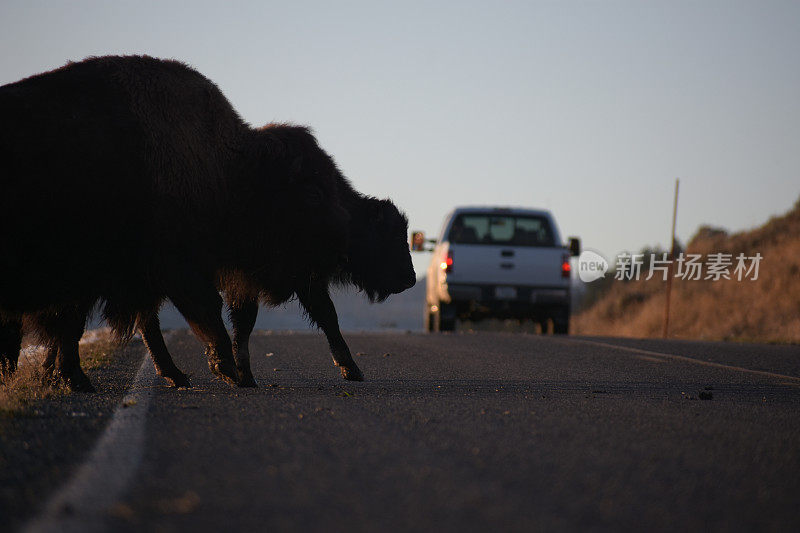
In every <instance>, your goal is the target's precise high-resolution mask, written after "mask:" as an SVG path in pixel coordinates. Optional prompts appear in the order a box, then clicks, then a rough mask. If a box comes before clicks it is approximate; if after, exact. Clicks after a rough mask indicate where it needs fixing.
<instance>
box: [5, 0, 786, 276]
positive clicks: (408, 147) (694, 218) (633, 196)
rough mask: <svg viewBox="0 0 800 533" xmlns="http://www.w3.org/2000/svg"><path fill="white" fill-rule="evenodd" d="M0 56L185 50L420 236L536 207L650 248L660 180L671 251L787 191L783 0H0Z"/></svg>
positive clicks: (17, 64) (599, 240) (609, 250)
mask: <svg viewBox="0 0 800 533" xmlns="http://www.w3.org/2000/svg"><path fill="white" fill-rule="evenodd" d="M190 5H193V7H191V8H190V7H189V6H190ZM0 49H2V55H1V56H0V83H8V82H12V81H16V80H18V79H19V78H21V77H24V76H27V75H30V74H33V73H37V72H41V71H44V70H49V69H51V68H54V67H58V66H60V65H63V64H64V63H65V62H66V61H68V60H80V59H82V58H84V57H86V56H89V55H103V54H133V53H137V54H138V53H145V54H149V55H153V56H158V57H168V58H175V59H180V60H182V61H185V62H187V63H189V64H191V65H193V66H194V67H196V68H197V69H198V70H199V71H200V72H202V73H203V74H205V75H206V76H208V77H209V78H210V79H212V80H213V81H215V82H216V83H217V84H218V85H219V86H220V88H221V89H222V91H223V92H224V93H225V94H226V95H227V97H228V98H229V99H230V100H231V102H232V103H233V105H234V107H235V108H236V109H237V110H238V111H239V112H240V113H241V115H242V116H243V117H244V119H245V120H247V121H248V122H250V123H251V124H253V125H261V124H263V123H266V122H270V121H291V122H296V123H300V124H306V125H310V126H312V127H313V129H314V130H315V132H316V133H317V136H318V138H319V140H320V143H321V144H322V146H323V147H324V148H325V149H326V150H327V151H329V152H330V153H331V154H332V155H333V156H334V157H335V158H336V160H337V162H338V163H339V166H340V168H341V169H342V170H343V171H344V172H345V174H346V175H347V176H348V177H349V178H350V179H351V180H352V181H353V183H354V184H355V185H356V187H357V188H358V189H359V190H361V191H363V192H366V193H370V194H374V195H377V196H390V197H392V198H393V199H394V200H395V201H396V202H397V204H398V205H399V206H400V207H401V208H402V209H404V210H405V211H406V212H407V214H408V216H409V219H410V221H411V226H412V227H413V228H419V229H424V230H426V231H427V232H429V233H431V234H434V233H437V232H438V230H439V227H440V225H441V221H442V219H443V217H444V215H445V213H446V212H447V211H448V210H450V209H451V208H452V207H453V206H455V205H462V204H505V205H523V206H534V207H545V208H549V209H552V210H553V212H554V214H555V216H556V219H557V220H558V221H559V223H560V226H561V231H562V234H563V235H564V236H567V235H578V236H580V237H582V239H583V242H584V245H585V246H587V247H590V248H594V249H597V250H599V251H601V252H603V253H604V254H606V255H607V256H613V255H615V254H616V253H617V252H619V251H621V250H638V249H639V248H641V247H642V246H644V245H648V244H662V245H666V244H667V242H668V241H669V224H670V216H671V210H672V194H673V187H674V180H675V178H676V177H680V178H681V203H680V208H679V214H678V237H679V238H680V239H681V240H682V241H684V242H686V241H687V240H688V239H689V238H690V237H691V235H692V234H693V233H694V231H695V229H696V228H697V227H698V225H700V224H703V223H711V224H714V225H719V226H723V227H726V228H728V229H733V230H738V229H744V228H748V227H751V226H754V225H757V224H760V223H762V222H764V221H765V220H766V219H767V218H768V217H769V216H770V215H773V214H778V213H780V212H783V211H785V210H787V209H789V208H790V207H791V206H792V205H793V204H794V202H795V201H796V200H797V199H798V197H800V96H799V95H800V2H769V1H759V2H755V1H753V2H734V1H731V0H725V1H721V2H699V1H691V2H676V1H672V0H671V1H669V2H649V1H644V0H642V1H637V2H611V1H602V2H601V1H597V2H565V1H558V2H531V1H528V2H496V1H492V2H489V1H487V2H464V1H458V2H438V3H437V2H420V3H415V2H409V1H405V2H402V4H401V3H399V2H385V3H384V2H377V1H374V0H373V1H365V2H342V1H339V2H302V1H291V2H287V1H282V2H268V1H265V2H226V3H224V5H223V3H222V2H220V3H189V2H174V3H172V2H152V3H150V2H142V1H137V2H75V1H73V2H55V1H53V2H33V1H30V0H24V1H8V0H3V2H2V4H0ZM426 261H427V258H422V257H420V261H419V262H418V265H420V266H421V265H424V264H425V263H426ZM418 273H421V272H419V269H418Z"/></svg>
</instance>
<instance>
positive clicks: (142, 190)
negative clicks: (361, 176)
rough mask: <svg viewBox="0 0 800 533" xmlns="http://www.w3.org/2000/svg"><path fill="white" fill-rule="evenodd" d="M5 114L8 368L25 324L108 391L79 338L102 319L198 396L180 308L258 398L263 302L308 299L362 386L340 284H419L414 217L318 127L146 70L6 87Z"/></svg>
mask: <svg viewBox="0 0 800 533" xmlns="http://www.w3.org/2000/svg"><path fill="white" fill-rule="evenodd" d="M0 116H2V117H3V118H2V125H0V165H1V166H0V283H2V286H1V287H0V363H2V364H3V366H4V367H5V368H6V369H7V370H13V367H14V366H15V365H16V362H17V357H18V354H19V337H20V331H21V328H22V318H23V317H24V319H25V323H26V324H27V325H28V326H29V327H30V328H31V329H32V330H33V331H34V332H35V333H36V334H38V335H39V337H40V338H42V339H43V340H44V341H45V342H47V343H48V344H49V346H50V348H51V350H50V353H51V354H52V355H51V356H50V357H48V360H47V361H46V364H49V365H50V366H51V367H52V370H54V371H55V372H56V374H57V375H58V376H60V377H61V379H63V380H64V381H65V382H66V383H67V384H68V385H69V386H70V387H71V388H72V389H74V390H93V387H92V385H91V383H90V382H89V380H88V379H87V377H86V375H85V374H84V373H83V372H82V370H81V368H80V362H79V358H78V340H79V338H80V337H81V335H82V334H83V330H84V327H85V323H86V319H87V316H88V315H89V314H90V313H91V312H93V310H95V309H97V310H99V312H100V313H101V314H102V315H103V316H104V317H105V319H106V320H107V321H108V323H109V324H110V326H111V327H112V329H113V330H114V332H115V333H116V335H117V336H118V337H119V338H120V339H122V340H125V339H129V338H130V337H131V336H132V335H133V334H134V333H135V332H136V331H137V330H138V331H139V332H140V333H141V334H142V337H143V339H144V342H145V344H146V345H147V347H148V349H149V350H150V353H151V355H152V357H153V361H154V363H155V365H156V367H157V369H158V371H159V373H160V374H161V375H163V376H165V377H166V378H168V379H170V380H171V381H173V382H174V383H175V384H177V385H188V380H187V379H186V376H184V375H183V373H181V371H180V370H178V369H177V368H176V367H175V365H174V364H173V362H172V359H171V358H170V356H169V353H168V352H167V350H166V347H165V345H164V341H163V338H162V336H161V332H160V328H159V323H158V314H157V313H158V309H159V307H160V305H161V304H162V302H163V301H164V300H165V299H166V298H169V299H170V300H171V301H172V302H173V303H174V304H175V306H176V307H177V309H178V310H179V311H180V312H181V314H183V316H184V317H185V318H186V320H187V322H188V323H189V325H190V326H191V328H192V330H193V331H194V332H195V334H196V335H197V337H198V338H199V339H200V340H201V342H202V343H203V344H204V346H205V350H206V356H207V358H208V365H209V367H210V369H211V370H212V372H214V373H215V374H216V375H217V376H219V377H220V378H222V379H224V380H225V381H228V382H229V383H232V384H238V385H240V386H248V385H255V382H254V380H253V377H252V374H251V373H250V365H249V360H248V357H247V346H246V345H247V339H248V336H249V334H250V331H251V330H252V328H253V324H254V321H255V314H256V313H257V305H258V303H257V302H258V301H259V300H260V301H262V302H264V303H266V304H269V305H275V304H279V303H282V302H285V301H287V300H289V299H291V298H293V297H295V296H296V297H297V298H298V299H299V300H300V303H301V304H302V306H303V308H304V309H305V310H306V312H307V313H308V316H309V318H310V319H311V321H312V322H313V323H316V324H317V325H318V326H319V327H321V329H322V330H323V331H324V333H325V335H326V337H327V339H328V342H329V344H330V347H331V352H332V355H333V360H334V363H335V364H336V365H338V366H340V367H341V372H342V375H343V376H344V377H345V378H347V379H351V380H360V379H363V378H362V375H361V372H360V370H359V369H358V367H357V366H356V364H355V362H354V361H353V359H352V357H351V355H350V351H349V349H348V347H347V344H346V343H345V341H344V339H343V338H342V335H341V333H340V331H339V326H338V321H337V317H336V310H335V309H334V306H333V303H332V302H331V299H330V297H329V292H328V291H329V287H330V285H331V284H337V283H350V284H353V285H355V286H356V287H358V288H359V289H361V290H363V291H364V292H365V293H366V294H367V296H368V297H369V299H370V300H371V301H382V300H384V299H386V298H387V297H388V296H389V295H391V294H394V293H398V292H401V291H403V290H405V289H407V288H409V287H411V286H412V285H413V284H414V280H415V278H414V270H413V267H412V265H411V258H410V254H409V250H408V245H407V242H406V235H407V221H406V219H405V217H404V216H403V215H402V214H401V213H400V212H399V211H398V209H397V208H396V207H395V206H394V204H393V203H392V202H391V201H389V200H379V199H376V198H373V197H370V196H365V195H363V194H360V193H358V192H357V191H355V190H354V189H353V188H352V187H351V185H350V183H349V182H348V181H347V179H346V178H344V177H343V176H342V174H341V173H340V172H339V170H338V169H337V167H336V164H335V163H334V161H333V159H332V158H331V157H330V156H329V155H328V154H327V153H325V152H324V151H323V150H322V149H321V148H320V147H319V146H318V144H317V141H316V139H315V138H314V136H313V135H312V134H311V133H310V132H309V130H308V129H306V128H303V127H298V126H292V125H284V124H270V125H267V126H265V127H262V128H253V127H251V126H249V125H248V124H246V123H245V122H244V121H243V120H242V119H241V118H240V117H239V115H238V114H237V113H236V111H235V110H234V109H233V107H232V106H231V104H230V103H229V102H228V100H227V99H226V98H225V97H224V96H223V94H222V93H221V92H220V90H219V89H218V88H217V86H216V85H214V83H212V82H211V81H210V80H208V79H207V78H205V77H204V76H202V75H201V74H200V73H198V72H197V71H195V70H193V69H192V68H190V67H188V66H186V65H184V64H182V63H180V62H177V61H166V60H160V59H155V58H151V57H146V56H128V57H97V58H89V59H87V60H84V61H81V62H79V63H70V64H67V65H66V66H64V67H62V68H59V69H56V70H53V71H51V72H46V73H43V74H39V75H36V76H32V77H30V78H26V79H23V80H21V81H19V82H16V83H12V84H9V85H5V86H2V87H0ZM220 293H222V294H223V295H224V297H225V300H226V302H227V304H228V307H229V309H230V314H231V317H232V319H233V322H234V336H233V343H232V342H231V339H230V337H229V336H228V333H227V332H226V330H225V325H224V322H223V320H222V316H221V312H222V298H221V296H220ZM234 352H235V353H236V356H237V359H238V361H235V360H234ZM237 362H238V365H237ZM237 366H238V368H237Z"/></svg>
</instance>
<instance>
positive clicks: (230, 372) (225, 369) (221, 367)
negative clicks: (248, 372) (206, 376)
mask: <svg viewBox="0 0 800 533" xmlns="http://www.w3.org/2000/svg"><path fill="white" fill-rule="evenodd" d="M208 368H210V369H211V372H213V373H214V374H215V375H216V376H217V377H218V378H220V379H222V380H223V381H224V382H226V383H228V384H229V385H238V384H239V373H238V372H236V367H235V366H234V365H233V364H231V363H228V362H227V361H209V362H208Z"/></svg>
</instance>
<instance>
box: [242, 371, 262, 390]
mask: <svg viewBox="0 0 800 533" xmlns="http://www.w3.org/2000/svg"><path fill="white" fill-rule="evenodd" d="M239 386H240V387H252V388H255V387H258V383H256V379H255V378H254V377H253V374H251V373H250V372H239Z"/></svg>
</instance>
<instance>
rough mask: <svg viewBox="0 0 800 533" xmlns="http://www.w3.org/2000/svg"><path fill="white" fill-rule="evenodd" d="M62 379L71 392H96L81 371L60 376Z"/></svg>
mask: <svg viewBox="0 0 800 533" xmlns="http://www.w3.org/2000/svg"><path fill="white" fill-rule="evenodd" d="M62 379H63V381H64V384H65V385H66V386H67V388H68V389H69V390H70V391H72V392H97V390H96V389H95V388H94V385H92V382H91V381H89V378H87V377H86V374H84V373H83V371H82V370H78V371H77V372H72V373H70V374H62Z"/></svg>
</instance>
